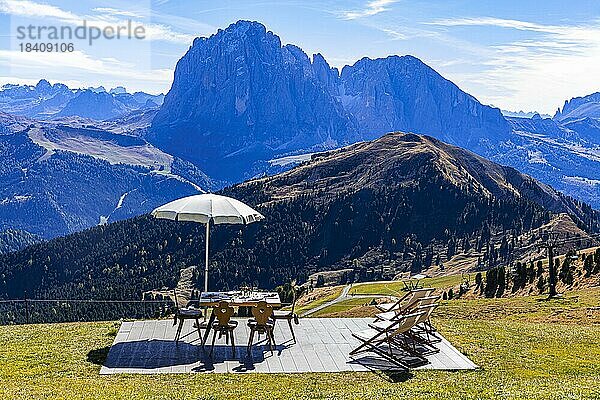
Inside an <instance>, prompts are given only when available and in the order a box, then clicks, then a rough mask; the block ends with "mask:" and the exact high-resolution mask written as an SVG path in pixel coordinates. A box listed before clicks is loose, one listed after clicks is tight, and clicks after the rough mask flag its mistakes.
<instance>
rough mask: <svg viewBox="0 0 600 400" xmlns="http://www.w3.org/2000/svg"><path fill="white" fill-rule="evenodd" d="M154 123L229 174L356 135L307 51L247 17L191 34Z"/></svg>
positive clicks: (166, 144) (180, 147)
mask: <svg viewBox="0 0 600 400" xmlns="http://www.w3.org/2000/svg"><path fill="white" fill-rule="evenodd" d="M152 130H153V135H152V136H151V138H152V140H154V141H155V143H156V144H158V145H159V146H160V147H161V148H163V149H165V150H166V151H173V152H174V153H176V154H178V155H180V156H182V157H183V158H186V159H188V160H191V161H193V162H195V163H196V164H197V165H201V166H203V168H205V170H206V172H207V173H208V174H209V175H211V176H215V177H217V178H219V179H231V180H239V179H242V178H244V177H247V176H245V174H244V170H246V171H248V170H250V169H251V168H252V163H253V162H254V161H257V160H261V159H263V160H264V159H269V158H270V157H272V156H274V155H276V154H285V153H288V152H293V151H295V150H299V149H306V150H310V149H314V150H322V149H326V148H333V147H338V146H341V145H344V144H347V143H350V142H353V141H356V140H359V139H360V137H359V136H358V135H357V132H356V128H355V126H354V124H353V123H352V121H351V118H350V117H349V116H348V115H346V113H345V111H344V110H343V108H342V107H341V104H339V102H337V101H336V99H334V98H333V97H332V96H331V95H330V94H329V93H328V92H327V90H326V89H325V88H324V87H323V85H322V84H321V81H320V80H319V78H318V77H317V76H316V75H315V71H314V70H313V66H312V64H311V61H310V60H309V58H308V56H307V55H306V54H305V53H304V52H303V51H302V50H300V49H299V48H298V47H295V46H292V45H285V46H282V45H281V41H280V39H279V38H278V37H277V36H276V35H274V34H273V33H271V32H267V31H266V29H265V27H264V26H263V25H261V24H258V23H252V22H246V21H240V22H238V23H237V24H234V25H231V26H230V27H229V28H227V29H226V30H224V31H219V32H218V33H217V34H215V35H213V36H211V37H210V38H208V39H205V38H199V39H196V40H195V41H194V44H193V45H192V47H191V48H190V50H189V51H188V52H187V53H186V55H185V56H184V57H183V58H182V59H181V60H180V61H179V62H178V63H177V67H176V70H175V79H174V81H173V86H172V87H171V90H170V91H169V93H168V95H167V96H166V98H165V101H164V104H163V106H162V108H161V109H160V111H159V112H158V114H157V115H156V117H155V119H154V121H153V127H152Z"/></svg>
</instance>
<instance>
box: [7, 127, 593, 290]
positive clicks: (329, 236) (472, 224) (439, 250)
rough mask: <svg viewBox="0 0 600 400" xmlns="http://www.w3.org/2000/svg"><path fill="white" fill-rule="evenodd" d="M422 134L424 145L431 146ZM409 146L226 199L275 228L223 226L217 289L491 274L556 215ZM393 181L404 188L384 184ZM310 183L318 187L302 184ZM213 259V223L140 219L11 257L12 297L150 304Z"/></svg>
mask: <svg viewBox="0 0 600 400" xmlns="http://www.w3.org/2000/svg"><path fill="white" fill-rule="evenodd" d="M407 136H408V135H407ZM411 136H413V137H416V138H418V139H414V138H413V139H412V140H418V141H419V143H417V144H419V145H423V143H421V142H420V141H421V140H422V139H420V138H421V137H418V136H416V135H411ZM384 138H386V137H384ZM399 138H400V139H402V136H399ZM400 139H395V138H392V139H390V138H389V137H387V139H386V140H388V141H389V140H394V141H398V140H400ZM380 140H381V139H380ZM405 140H406V141H407V142H406V143H408V144H409V145H410V146H411V147H410V149H412V150H411V151H412V152H413V153H414V154H412V155H410V156H407V157H408V158H407V159H405V160H400V161H398V162H395V163H393V164H391V165H379V168H368V169H367V171H370V172H369V173H367V172H365V171H359V173H358V176H352V175H351V176H350V177H349V174H354V173H357V170H359V169H360V168H364V165H365V164H364V162H367V163H368V162H370V161H369V160H368V159H367V160H364V159H363V163H361V164H359V165H356V164H354V159H355V157H361V158H364V157H366V156H367V154H365V152H371V153H376V152H377V149H372V148H364V149H363V148H361V147H360V146H359V147H358V148H357V149H355V150H356V151H355V152H354V153H352V152H350V153H348V154H347V157H346V154H341V153H340V152H337V153H333V154H331V155H326V156H324V158H322V159H320V160H314V161H313V162H311V163H309V164H307V165H304V166H301V167H298V171H296V170H292V171H289V172H288V173H284V174H281V175H278V176H275V177H269V178H264V179H259V180H255V181H250V182H247V183H244V184H240V185H237V186H233V187H230V188H227V189H225V190H224V191H223V194H225V195H228V196H232V197H235V198H238V199H240V200H242V201H244V202H246V203H248V204H250V205H253V206H255V207H256V208H257V209H258V210H259V211H260V212H261V213H263V214H264V215H265V217H266V219H265V220H264V221H262V222H259V223H255V224H251V225H247V226H242V225H218V226H216V227H213V228H212V231H211V237H210V239H211V255H210V262H211V267H210V277H209V279H210V287H211V288H212V289H215V290H216V289H233V288H235V287H237V286H240V285H242V284H253V285H258V286H259V287H261V288H274V287H275V286H277V285H281V284H284V283H286V282H289V281H290V280H292V279H296V280H297V281H298V282H304V281H306V280H307V278H308V276H309V275H310V274H311V273H314V272H316V271H320V270H332V269H341V268H353V269H354V277H353V279H354V280H369V279H380V278H381V277H382V276H381V274H382V273H383V272H382V269H381V268H378V267H379V266H381V265H382V264H383V263H385V264H387V265H394V266H396V267H397V269H404V270H413V272H415V271H419V270H421V269H423V268H426V267H428V266H429V265H432V264H433V263H439V262H440V260H445V259H447V258H449V257H451V256H452V255H453V254H454V253H455V252H458V251H462V250H465V249H467V248H470V247H475V248H477V249H478V250H480V251H483V252H484V253H485V254H486V257H485V260H483V262H485V264H486V267H487V268H490V267H494V266H496V265H497V264H500V263H501V262H502V261H503V260H506V259H507V257H509V252H508V251H507V249H508V248H509V245H510V243H509V238H511V237H515V236H517V235H519V234H521V233H523V232H527V231H530V230H531V229H534V228H537V227H540V226H541V225H543V224H545V223H547V222H548V221H549V220H550V218H551V216H552V215H553V214H554V212H553V211H550V210H549V209H548V208H546V207H543V206H542V205H540V204H538V203H536V202H535V201H533V200H531V199H529V198H527V197H526V196H511V195H502V196H500V195H490V194H489V192H490V191H489V190H488V191H487V192H486V191H485V190H484V189H485V188H486V187H490V184H489V183H488V182H486V181H485V179H483V178H482V175H481V174H482V172H481V171H479V174H480V176H479V180H476V179H474V178H470V180H469V179H466V180H465V182H468V184H466V185H465V184H457V183H456V180H455V179H452V175H451V173H450V172H448V170H450V169H452V170H458V171H462V172H461V173H467V172H468V168H467V169H465V168H463V167H460V168H458V167H457V166H460V163H457V161H456V160H457V159H458V158H457V157H458V155H454V156H453V158H452V159H451V160H444V163H442V164H440V162H439V160H440V154H439V153H436V151H437V152H439V151H440V149H438V148H437V147H436V146H435V143H433V144H432V142H427V143H425V145H424V148H423V149H420V150H419V151H414V150H415V148H414V145H415V143H413V142H412V141H411V140H409V139H406V138H405ZM400 141H401V140H400ZM394 143H395V142H394ZM389 144H390V143H387V144H386V146H385V148H386V149H388V150H386V151H389ZM400 146H405V144H403V143H400ZM402 150H403V148H400V149H394V152H395V153H394V154H396V153H398V154H402ZM404 150H406V149H404ZM434 150H435V151H434ZM382 151H383V150H382ZM465 153H466V152H465ZM342 156H343V157H342ZM369 156H370V154H369ZM469 157H473V156H472V155H470V153H469ZM340 158H341V159H340ZM471 161H472V160H471ZM295 171H296V172H295ZM323 171H327V173H326V174H325V173H324V172H323ZM383 172H385V173H386V174H387V175H388V176H393V177H395V178H394V179H393V180H391V179H389V178H386V182H387V183H386V184H385V185H380V184H378V183H379V182H378V181H377V176H379V174H381V173H383ZM300 173H301V174H309V175H310V174H312V178H310V179H309V178H306V177H302V179H301V180H297V177H295V176H294V174H300ZM295 179H296V181H294V180H295ZM311 179H312V181H311ZM348 179H349V180H348ZM495 179H498V178H497V177H496V178H495ZM346 180H348V181H346ZM532 181H533V180H532ZM294 182H295V183H294ZM482 182H483V183H482ZM533 182H535V181H533ZM297 184H300V185H301V186H302V187H304V188H305V189H302V190H300V189H298V187H297ZM486 185H487V186H486ZM534 189H535V188H529V191H530V192H533V191H534ZM283 194H285V195H283ZM537 196H538V197H539V196H541V195H540V194H539V193H538V194H537ZM567 200H568V199H566V200H564V201H567ZM566 204H571V205H572V203H566ZM579 209H580V210H581V209H582V210H583V211H582V212H580V214H579V217H577V218H576V216H574V217H573V218H575V219H577V221H578V223H579V224H580V225H582V226H583V227H584V228H585V226H584V225H586V224H588V225H593V224H597V221H598V217H597V215H596V213H595V212H591V211H587V209H585V208H579ZM583 220H585V221H586V222H583ZM593 226H595V225H593ZM496 242H500V243H498V244H500V247H499V249H500V250H498V247H497V246H496V245H495V244H496ZM502 242H505V245H504V246H502ZM203 261H204V225H201V224H195V223H182V222H173V221H166V220H156V219H154V218H152V217H150V216H140V217H136V218H133V219H130V220H126V221H121V222H116V223H113V224H109V225H106V226H98V227H95V228H92V229H88V230H86V231H83V232H80V233H76V234H72V235H69V236H67V237H62V238H57V239H54V240H51V241H48V242H43V243H39V244H36V245H33V246H30V247H28V248H26V249H25V250H23V251H21V252H16V253H10V254H5V255H2V256H0V296H1V297H2V298H3V299H18V298H23V297H24V296H27V297H29V298H38V299H97V300H141V298H142V294H143V293H144V292H145V291H149V290H152V289H160V288H163V287H173V286H174V285H175V284H176V282H177V276H178V271H179V270H180V269H181V268H184V267H187V266H191V265H200V266H202V265H203ZM199 281H203V279H200V280H199Z"/></svg>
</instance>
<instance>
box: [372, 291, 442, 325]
mask: <svg viewBox="0 0 600 400" xmlns="http://www.w3.org/2000/svg"><path fill="white" fill-rule="evenodd" d="M439 299H440V296H425V297H419V298H417V299H416V300H415V301H414V302H412V303H411V304H408V305H406V306H405V307H402V308H400V309H397V310H393V311H388V312H384V313H379V314H377V315H375V320H384V321H391V320H393V319H396V318H399V317H400V316H402V315H403V314H410V313H413V312H415V310H416V309H417V308H419V307H420V306H424V305H428V304H434V303H436V302H437V301H438V300H439Z"/></svg>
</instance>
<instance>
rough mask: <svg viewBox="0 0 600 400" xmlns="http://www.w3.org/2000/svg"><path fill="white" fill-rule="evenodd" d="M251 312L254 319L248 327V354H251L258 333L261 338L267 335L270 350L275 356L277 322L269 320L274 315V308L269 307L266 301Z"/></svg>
mask: <svg viewBox="0 0 600 400" xmlns="http://www.w3.org/2000/svg"><path fill="white" fill-rule="evenodd" d="M251 310H252V315H253V316H254V318H252V319H250V320H249V321H248V327H249V328H250V338H249V339H248V354H250V350H251V348H252V341H253V340H254V334H255V333H258V335H259V336H260V335H262V334H265V335H267V341H268V343H269V348H270V349H271V354H273V344H274V343H275V338H274V337H273V327H274V326H275V322H273V321H270V320H269V319H270V317H271V316H272V314H273V307H271V306H269V305H267V302H266V301H259V302H258V303H257V304H256V305H255V306H254V307H252V308H251Z"/></svg>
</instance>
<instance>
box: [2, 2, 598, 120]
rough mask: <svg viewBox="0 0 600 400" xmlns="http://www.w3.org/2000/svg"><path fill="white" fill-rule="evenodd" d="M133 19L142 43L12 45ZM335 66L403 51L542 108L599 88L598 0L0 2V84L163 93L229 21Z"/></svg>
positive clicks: (512, 106) (511, 103) (482, 88)
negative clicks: (258, 25) (181, 64)
mask: <svg viewBox="0 0 600 400" xmlns="http://www.w3.org/2000/svg"><path fill="white" fill-rule="evenodd" d="M84 19H85V20H86V21H87V22H88V25H94V26H100V27H105V26H108V25H110V26H117V25H119V24H122V23H124V21H126V20H131V21H132V23H133V24H134V25H135V26H137V25H141V26H144V29H145V32H146V38H145V39H144V40H135V39H131V40H128V39H119V40H107V39H101V40H98V41H96V42H95V43H94V44H93V45H92V46H89V45H88V44H87V43H86V42H85V41H77V40H75V41H74V45H75V51H74V52H72V53H52V54H47V53H44V54H41V53H23V52H21V51H20V48H19V44H20V43H21V42H22V41H20V40H18V39H17V36H16V35H17V27H19V26H27V25H35V26H39V25H46V26H65V25H70V26H73V27H75V26H78V25H81V21H82V20H84ZM239 19H250V20H256V21H259V22H262V23H263V24H265V25H266V26H267V28H268V29H269V30H272V31H273V32H274V33H276V34H278V35H279V36H280V37H281V39H282V42H283V43H293V44H296V45H298V46H300V47H301V48H302V49H304V51H306V52H307V53H308V54H309V55H312V54H313V53H316V52H320V53H322V54H323V55H324V56H325V58H326V59H327V60H328V61H329V62H330V64H332V65H334V66H337V67H342V66H344V65H346V64H352V63H354V62H355V61H356V60H358V59H360V58H362V57H364V56H368V57H385V56H387V55H391V54H399V55H403V54H412V55H414V56H416V57H419V58H420V59H422V60H423V61H424V62H426V63H427V64H429V65H430V66H432V67H433V68H434V69H436V70H437V71H438V72H440V73H441V74H442V75H443V76H445V77H446V78H448V79H450V80H452V81H453V82H455V83H456V84H458V85H459V86H460V87H461V88H462V89H463V90H465V91H467V92H468V93H470V94H472V95H474V96H475V97H477V98H478V99H479V100H480V101H482V102H483V103H486V104H493V105H496V106H498V107H501V108H504V109H509V110H526V111H531V110H537V111H540V112H546V113H553V112H554V111H555V110H556V108H557V107H559V106H561V105H562V103H563V102H564V100H566V99H569V98H571V97H575V96H582V95H586V94H589V93H593V92H596V91H600V2H599V1H592V0H589V1H577V0H572V1H564V0H561V1H553V0H546V1H527V0H521V1H481V0H479V1H474V0H443V1H441V0H428V1H406V0H396V1H394V0H367V1H365V0H355V1H332V0H329V1H327V0H326V1H318V2H317V1H314V2H311V1H254V0H246V1H225V0H219V1H207V0H195V1H192V0H183V1H174V0H171V1H169V0H153V1H150V0H143V1H135V0H133V1H127V2H124V1H111V0H106V1H84V0H77V1H73V0H63V1H56V0H43V1H42V0H40V1H38V0H0V83H1V84H4V83H8V82H12V83H34V82H36V81H37V80H39V79H40V78H46V79H48V80H50V81H51V82H65V83H68V84H69V85H70V86H73V87H87V86H98V85H104V86H105V87H107V88H110V87H114V86H117V85H123V86H125V87H127V89H128V90H130V91H136V90H145V91H148V92H154V93H156V92H166V91H168V89H169V87H170V84H171V80H172V75H173V69H174V67H175V64H176V62H177V60H178V59H179V58H180V57H181V56H182V55H183V54H184V53H185V51H186V50H187V48H188V47H189V45H190V44H191V42H192V40H193V38H194V37H196V36H208V35H211V34H212V33H214V32H216V30H217V29H219V28H224V27H226V26H227V25H229V24H231V23H233V22H235V21H237V20H239Z"/></svg>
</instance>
